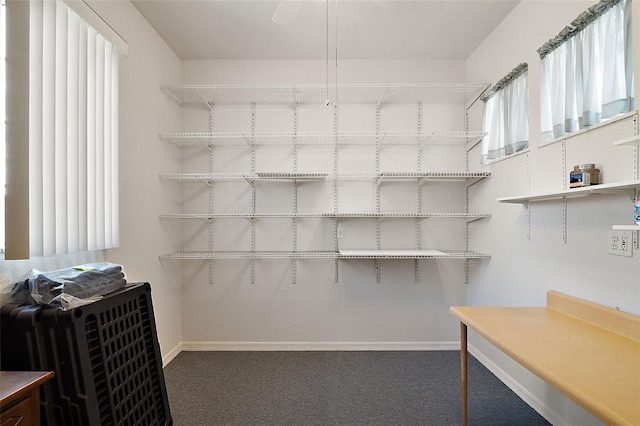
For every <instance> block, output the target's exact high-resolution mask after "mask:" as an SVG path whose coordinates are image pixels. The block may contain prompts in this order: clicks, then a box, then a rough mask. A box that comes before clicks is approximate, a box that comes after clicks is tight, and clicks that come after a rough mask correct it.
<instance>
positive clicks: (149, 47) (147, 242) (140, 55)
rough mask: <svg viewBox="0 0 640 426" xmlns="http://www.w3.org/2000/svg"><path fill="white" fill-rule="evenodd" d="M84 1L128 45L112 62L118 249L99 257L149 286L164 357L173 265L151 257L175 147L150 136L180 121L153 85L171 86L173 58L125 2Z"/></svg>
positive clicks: (161, 246) (172, 202) (176, 301)
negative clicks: (116, 76)
mask: <svg viewBox="0 0 640 426" xmlns="http://www.w3.org/2000/svg"><path fill="white" fill-rule="evenodd" d="M91 4H92V6H93V7H94V8H95V9H96V10H97V11H98V12H99V13H100V14H101V15H102V16H103V17H104V18H105V19H106V20H107V22H109V24H110V25H111V26H112V27H113V28H114V29H115V30H116V31H117V32H118V33H119V34H120V35H121V36H122V37H123V38H124V39H125V40H126V41H127V42H128V44H129V53H128V56H127V57H122V58H121V62H120V218H121V219H120V248H118V249H114V250H109V251H108V252H107V258H108V259H109V260H110V261H111V262H114V263H120V264H122V265H124V267H125V270H126V272H127V278H128V280H129V281H148V282H149V283H150V284H151V294H152V297H153V305H154V312H155V318H156V326H157V329H158V336H159V340H160V348H161V350H162V355H163V358H165V361H167V359H170V358H171V357H172V356H175V355H176V354H177V352H176V351H177V350H179V347H180V346H179V345H180V342H181V340H182V296H181V287H180V285H181V282H180V269H179V268H166V267H165V265H163V264H162V263H161V262H160V260H159V256H160V255H161V254H164V253H166V252H167V251H168V250H170V247H171V244H170V241H168V239H167V234H166V232H165V230H164V229H163V224H162V223H161V222H160V221H159V219H158V217H159V215H160V214H161V213H173V212H176V211H179V209H180V202H179V200H177V199H176V198H173V197H171V194H168V193H167V192H166V190H165V188H164V186H163V184H162V182H161V181H160V179H158V174H159V173H163V172H166V171H167V170H171V169H173V168H174V167H176V166H177V165H178V164H179V162H180V155H179V153H178V151H177V150H176V149H175V147H172V146H170V145H166V144H162V143H160V140H159V138H158V134H159V133H161V132H166V131H169V130H173V129H175V128H176V127H179V126H180V122H181V118H180V111H179V108H178V107H177V106H176V105H175V103H174V102H173V101H172V100H171V99H170V98H169V96H167V95H166V94H165V93H163V92H162V91H161V90H160V85H162V84H171V83H178V82H180V79H181V69H180V60H179V59H178V57H177V56H176V55H175V54H174V53H173V51H172V50H171V49H170V48H169V47H168V46H167V45H166V43H165V42H164V41H163V40H162V39H161V38H160V37H159V36H158V34H157V33H156V32H155V30H154V29H153V28H152V27H151V26H150V25H149V23H148V22H147V21H146V20H145V19H144V18H143V17H142V16H141V15H140V14H139V13H138V10H137V9H136V8H135V7H133V5H132V4H131V3H130V2H128V1H92V2H91Z"/></svg>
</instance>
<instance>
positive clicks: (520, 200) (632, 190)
mask: <svg viewBox="0 0 640 426" xmlns="http://www.w3.org/2000/svg"><path fill="white" fill-rule="evenodd" d="M620 120H631V123H632V128H633V130H632V132H633V133H634V135H632V136H629V137H625V138H623V139H619V140H615V141H613V142H611V143H612V145H613V146H632V147H633V153H632V156H633V159H634V160H633V167H632V170H631V172H632V176H633V179H634V180H630V181H625V182H612V183H605V184H600V185H591V186H586V187H581V188H569V189H563V190H561V191H550V192H543V193H537V194H527V195H518V196H512V197H502V198H498V199H497V201H498V202H500V203H512V204H522V205H524V206H526V207H527V235H529V228H530V212H529V207H530V203H532V202H539V201H550V200H561V201H562V203H563V204H562V233H563V240H564V242H565V243H566V242H567V227H566V222H567V199H569V198H578V197H586V196H592V195H605V194H616V195H619V194H626V195H628V196H629V198H630V200H631V201H632V203H633V204H635V202H636V201H637V199H638V198H640V175H639V173H640V171H639V169H638V145H639V144H640V134H638V112H637V111H633V112H631V113H629V114H626V115H625V116H624V117H621V118H619V120H617V121H620ZM612 122H615V121H611V122H608V123H602V124H601V125H599V126H597V127H596V128H601V127H602V126H604V125H608V124H611V123H612ZM594 129H595V128H593V129H585V130H582V131H581V132H580V134H586V133H588V132H590V131H593V130H594ZM569 136H570V137H574V136H576V135H569ZM576 137H578V136H576ZM565 142H566V141H564V140H563V141H562V158H563V162H564V164H563V170H566V167H567V165H566V143H565ZM565 174H566V173H564V172H563V175H565ZM562 185H563V186H565V187H566V181H563V182H562ZM637 228H640V227H637ZM637 228H636V225H614V226H613V229H621V230H632V231H636V230H638V229H637Z"/></svg>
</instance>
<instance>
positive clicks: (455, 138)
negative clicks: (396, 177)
mask: <svg viewBox="0 0 640 426" xmlns="http://www.w3.org/2000/svg"><path fill="white" fill-rule="evenodd" d="M484 135H485V133H484V132H479V131H468V132H466V131H431V132H424V131H423V132H416V131H388V132H371V131H352V132H338V133H333V132H297V133H296V132H254V133H251V132H218V133H165V134H162V135H160V140H162V141H167V142H172V143H175V144H176V145H178V146H182V147H205V148H209V149H211V148H213V147H214V146H248V147H256V146H272V145H285V146H286V145H291V146H295V145H334V144H337V145H372V146H375V145H376V144H380V145H415V144H416V143H420V144H425V145H427V144H428V145H466V144H471V145H473V144H475V143H477V142H478V141H479V140H480V139H482V138H483V137H484Z"/></svg>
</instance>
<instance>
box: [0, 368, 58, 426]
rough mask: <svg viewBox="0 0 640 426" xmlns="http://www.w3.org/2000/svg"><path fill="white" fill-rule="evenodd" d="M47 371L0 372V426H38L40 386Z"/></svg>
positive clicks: (44, 379)
mask: <svg viewBox="0 0 640 426" xmlns="http://www.w3.org/2000/svg"><path fill="white" fill-rule="evenodd" d="M53 376H54V373H53V372H51V371H49V372H45V371H0V425H2V426H9V425H18V424H20V425H34V426H35V425H38V426H39V425H40V385H41V384H43V383H45V382H47V381H48V380H50V379H51V378H53Z"/></svg>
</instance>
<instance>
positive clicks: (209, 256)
mask: <svg viewBox="0 0 640 426" xmlns="http://www.w3.org/2000/svg"><path fill="white" fill-rule="evenodd" d="M161 258H162V259H165V260H234V259H235V260H238V259H452V260H454V259H488V258H490V256H489V255H486V254H482V253H477V252H472V251H447V250H344V251H338V252H335V251H329V250H326V251H322V250H319V251H295V252H294V251H216V252H206V251H189V252H178V253H170V254H166V255H163V256H161Z"/></svg>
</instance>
